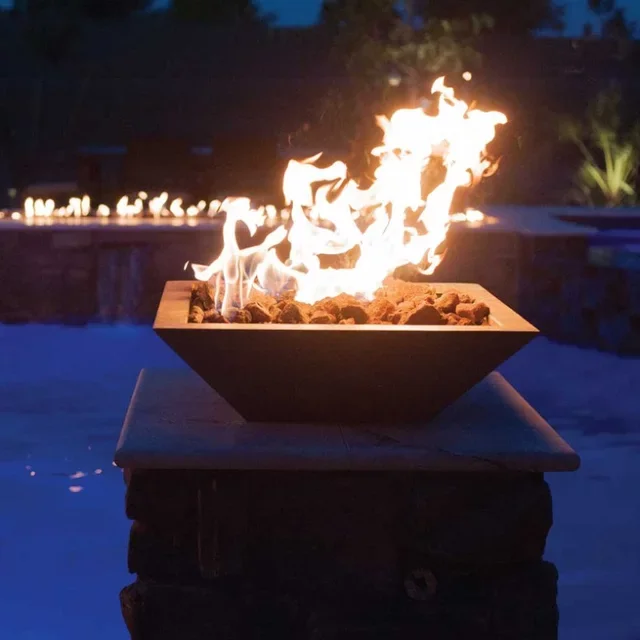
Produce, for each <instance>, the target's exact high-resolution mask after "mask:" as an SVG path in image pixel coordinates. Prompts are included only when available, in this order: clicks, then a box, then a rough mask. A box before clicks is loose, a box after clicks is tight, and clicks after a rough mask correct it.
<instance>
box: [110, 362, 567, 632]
mask: <svg viewBox="0 0 640 640" xmlns="http://www.w3.org/2000/svg"><path fill="white" fill-rule="evenodd" d="M116 462H117V463H118V464H119V465H120V466H122V467H124V468H125V471H126V473H125V479H126V481H127V498H126V509H127V516H128V517H129V518H130V519H132V520H133V521H134V522H133V525H132V528H131V537H130V544H129V559H128V562H129V570H130V571H131V572H132V573H135V574H137V581H136V582H135V583H134V584H132V585H131V586H129V587H126V588H125V589H124V590H123V592H122V594H121V601H122V607H123V614H124V617H125V620H126V622H127V625H128V627H129V630H130V632H131V636H132V638H134V639H135V640H138V639H140V640H146V638H153V639H154V640H159V639H164V638H166V639H173V638H176V639H178V638H180V639H183V638H194V639H195V638H213V637H219V638H268V637H278V638H289V637H291V638H314V639H324V638H332V639H334V638H335V639H337V638H349V639H350V640H352V639H354V638H390V637H400V636H401V635H402V637H404V638H411V637H416V638H418V637H424V633H425V632H426V630H431V632H432V637H438V638H439V637H442V638H459V637H487V638H498V637H500V638H514V640H515V639H516V638H517V639H518V640H522V639H524V638H536V639H537V638H541V639H542V638H545V639H546V638H553V637H555V634H556V621H557V611H556V608H555V588H556V574H555V569H554V568H553V567H552V566H551V565H549V564H548V563H544V562H543V561H542V555H543V552H544V546H545V541H546V537H547V533H548V531H549V529H550V527H551V524H552V509H551V496H550V492H549V489H548V486H547V484H546V482H545V481H544V477H543V473H544V472H546V471H562V470H573V469H575V468H576V467H577V465H578V463H579V460H578V458H577V456H576V454H575V453H574V452H573V451H572V450H571V449H570V447H569V446H568V445H567V444H566V443H565V442H564V441H562V440H561V439H560V437H559V436H558V435H557V434H556V433H555V432H553V430H552V429H551V428H550V427H549V426H548V425H547V424H546V423H545V422H544V421H543V420H542V419H541V418H540V417H539V416H538V415H537V414H536V413H535V412H534V411H533V409H532V408H531V407H529V406H528V405H527V404H526V403H525V402H524V401H523V400H522V399H521V398H520V397H519V396H518V394H517V393H516V392H515V391H514V390H513V389H512V388H511V387H510V386H509V385H508V384H507V383H506V382H505V381H504V379H503V378H501V377H500V376H499V375H498V374H491V376H489V377H488V378H487V379H486V380H485V381H483V382H482V383H481V384H480V385H478V387H475V388H474V389H472V390H471V391H470V392H469V393H467V394H466V395H465V396H464V397H462V398H461V399H460V400H459V401H458V402H457V403H456V404H455V405H453V406H452V407H450V408H449V409H447V410H446V411H445V412H443V413H442V414H440V416H438V418H436V419H435V420H434V421H432V422H431V423H430V424H428V425H424V426H413V427H406V428H401V427H397V428H390V427H376V426H375V425H372V426H371V427H370V428H365V427H354V428H351V427H346V426H341V425H261V424H247V423H245V422H243V421H242V419H241V418H239V416H237V414H235V413H234V412H233V410H232V409H231V408H230V407H228V405H226V404H225V403H224V402H223V401H221V400H220V398H219V397H217V396H216V394H215V393H214V392H213V391H212V390H211V389H210V388H209V387H207V386H206V385H205V384H204V383H203V382H202V381H201V380H200V379H199V378H198V377H197V376H195V375H194V374H192V373H190V372H188V371H171V372H161V371H143V373H142V374H141V376H140V379H139V382H138V386H137V388H136V391H135V394H134V398H133V399H132V402H131V406H130V409H129V413H128V415H127V419H126V422H125V426H124V429H123V432H122V435H121V438H120V442H119V444H118V450H117V453H116Z"/></svg>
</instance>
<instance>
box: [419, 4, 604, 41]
mask: <svg viewBox="0 0 640 640" xmlns="http://www.w3.org/2000/svg"><path fill="white" fill-rule="evenodd" d="M605 1H606V0H605ZM413 5H414V13H416V14H419V15H421V16H423V17H425V18H429V17H435V18H443V19H446V20H454V19H464V18H466V17H467V16H470V15H473V14H483V13H484V14H487V15H490V16H491V17H492V18H493V19H494V31H495V32H496V33H504V34H509V35H522V34H527V33H531V32H533V31H535V30H537V29H551V30H555V31H560V30H562V28H563V27H564V22H563V18H564V8H563V7H562V6H561V5H559V4H556V2H554V0H456V1H455V2H453V1H452V0H413Z"/></svg>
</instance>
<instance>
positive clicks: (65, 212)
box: [0, 191, 484, 222]
mask: <svg viewBox="0 0 640 640" xmlns="http://www.w3.org/2000/svg"><path fill="white" fill-rule="evenodd" d="M222 211H224V207H223V202H222V201H221V200H217V199H215V200H211V201H210V202H207V201H205V200H200V202H198V203H197V204H195V205H189V206H187V207H186V208H185V206H184V202H183V199H182V198H173V199H172V200H171V201H170V200H169V194H168V193H167V192H163V193H161V194H160V195H158V196H154V197H152V198H149V195H148V194H147V193H146V192H144V191H140V192H139V193H138V196H137V197H136V198H133V199H131V200H130V199H129V197H128V196H122V198H120V200H118V203H117V204H116V206H115V209H112V208H111V207H108V206H107V205H106V204H99V205H98V206H97V208H96V209H95V217H97V218H140V217H148V218H153V219H162V218H172V219H177V220H179V219H182V218H187V219H194V218H214V217H215V216H217V215H218V214H219V213H220V212H222ZM259 212H260V213H261V214H263V215H264V217H265V218H266V219H267V220H269V221H276V220H288V219H289V215H290V213H289V210H288V209H280V210H278V209H277V208H276V207H275V206H274V205H272V204H268V205H264V206H261V207H260V208H259ZM92 213H93V208H92V204H91V198H90V197H89V196H87V195H85V196H82V197H81V198H78V197H76V198H69V202H68V203H67V204H66V205H64V206H61V207H57V206H56V203H55V201H54V200H53V199H51V198H47V199H44V198H26V199H25V201H24V205H23V210H22V211H12V212H11V211H10V212H7V211H0V219H1V218H9V219H11V220H23V221H29V220H34V219H51V218H86V217H88V216H90V215H91V214H92ZM450 218H451V221H452V222H480V221H482V220H483V219H484V214H483V213H482V212H481V211H478V210H477V209H467V210H466V211H465V212H461V213H453V214H451V216H450Z"/></svg>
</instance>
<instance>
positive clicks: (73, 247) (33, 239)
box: [0, 224, 221, 324]
mask: <svg viewBox="0 0 640 640" xmlns="http://www.w3.org/2000/svg"><path fill="white" fill-rule="evenodd" d="M219 228H220V227H219V225H217V224H216V225H211V224H209V225H208V226H202V227H201V228H199V229H198V230H197V232H195V231H196V230H194V229H192V228H189V227H184V228H182V227H180V228H158V227H148V228H143V227H142V226H141V227H140V228H132V229H128V228H117V227H116V226H115V225H113V226H105V227H102V228H99V227H94V228H76V227H64V226H62V225H60V226H52V227H49V228H27V227H22V228H20V227H19V226H18V225H13V226H11V227H9V228H6V229H3V228H2V227H1V226H0V322H42V323H65V324H86V323H90V322H107V323H110V322H132V323H150V322H152V321H153V318H154V316H155V312H156V309H157V306H158V302H159V301H160V295H161V293H162V289H163V287H164V283H165V282H166V281H167V280H181V279H188V278H189V275H188V273H187V272H185V271H184V265H185V263H186V262H187V260H193V261H196V262H208V261H211V259H212V258H213V257H214V256H215V255H216V254H217V252H218V251H219V250H220V242H221V238H220V233H219Z"/></svg>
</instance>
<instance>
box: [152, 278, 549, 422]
mask: <svg viewBox="0 0 640 640" xmlns="http://www.w3.org/2000/svg"><path fill="white" fill-rule="evenodd" d="M192 285H193V282H190V281H180V282H167V284H166V286H165V289H164V293H163V294H162V299H161V301H160V306H159V307H158V313H157V315H156V320H155V323H154V325H153V328H154V330H155V332H156V333H157V334H158V335H159V336H160V337H161V338H162V339H163V340H164V341H165V342H166V343H167V344H168V345H169V346H170V347H171V348H172V349H173V350H174V351H175V352H176V353H177V354H178V355H179V356H180V357H181V358H182V359H183V360H184V361H185V362H186V363H187V364H188V365H189V366H190V367H191V368H192V369H193V370H194V371H195V372H196V373H198V374H199V375H200V376H201V377H202V378H203V379H204V380H205V381H206V382H207V383H208V384H209V385H210V386H211V387H213V389H215V391H217V392H218V393H219V394H220V395H221V396H222V397H223V398H224V399H225V400H227V402H229V404H231V406H232V407H233V408H234V409H236V411H237V412H238V413H239V414H240V415H241V416H242V417H243V418H245V420H247V421H250V422H300V423H304V422H325V423H358V422H359V423H364V422H367V423H374V424H375V423H395V424H403V423H416V422H421V423H423V424H424V422H425V421H426V420H428V419H430V418H432V417H433V416H435V415H436V414H437V413H438V412H440V411H441V410H442V409H444V408H445V407H446V406H448V405H449V404H451V403H452V402H453V401H454V400H456V399H457V398H458V397H459V396H461V395H462V394H463V393H464V392H465V391H467V389H469V388H470V387H472V386H473V385H475V384H476V383H478V382H480V380H482V379H483V378H484V377H485V376H486V375H487V374H489V373H490V372H491V371H493V370H494V369H495V368H496V367H497V366H498V365H499V364H500V363H502V362H503V361H504V360H506V359H507V358H509V357H510V356H511V355H513V354H514V353H515V352H516V351H518V350H519V349H521V348H522V347H523V346H524V345H526V344H527V343H528V342H529V341H530V340H532V339H533V338H534V337H535V336H536V335H537V333H538V330H537V329H536V328H535V327H534V326H532V325H531V324H529V323H528V322H527V321H526V320H524V319H523V318H521V317H520V316H519V315H518V314H516V313H515V312H514V311H513V310H511V309H510V308H509V307H507V306H506V305H505V304H503V303H502V302H500V300H498V299H497V298H496V297H495V296H493V295H491V294H490V293H489V292H488V291H486V290H485V289H483V288H482V287H481V286H479V285H477V284H458V283H456V284H432V285H431V286H434V287H435V288H436V290H446V289H450V288H455V289H456V290H458V291H460V292H462V293H467V294H469V295H470V296H472V297H473V298H475V299H476V301H483V302H485V303H486V304H487V305H488V306H489V308H490V310H491V315H490V317H489V324H488V325H485V326H449V325H442V326H408V325H402V326H397V325H321V324H317V325H316V324H305V325H291V324H189V323H188V322H187V317H188V315H189V304H190V297H191V289H192Z"/></svg>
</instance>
